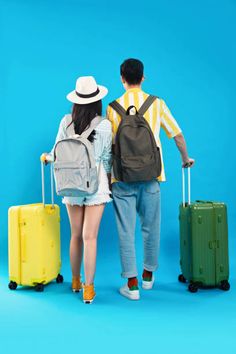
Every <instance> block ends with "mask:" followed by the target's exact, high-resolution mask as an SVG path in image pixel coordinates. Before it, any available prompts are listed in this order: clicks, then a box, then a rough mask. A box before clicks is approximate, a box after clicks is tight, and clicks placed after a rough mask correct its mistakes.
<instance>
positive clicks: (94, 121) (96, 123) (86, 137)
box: [80, 116, 103, 139]
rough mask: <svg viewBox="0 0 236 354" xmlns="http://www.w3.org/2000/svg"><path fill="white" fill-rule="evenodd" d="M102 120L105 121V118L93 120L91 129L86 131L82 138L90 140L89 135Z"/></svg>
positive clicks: (97, 117)
mask: <svg viewBox="0 0 236 354" xmlns="http://www.w3.org/2000/svg"><path fill="white" fill-rule="evenodd" d="M102 120H103V118H102V117H99V116H96V117H95V118H93V120H92V122H91V124H90V126H89V128H88V129H86V130H84V131H83V133H82V134H81V135H80V136H81V137H82V138H85V139H88V137H89V135H90V134H91V133H92V131H93V130H94V129H95V128H96V127H97V126H98V125H99V124H100V123H101V121H102Z"/></svg>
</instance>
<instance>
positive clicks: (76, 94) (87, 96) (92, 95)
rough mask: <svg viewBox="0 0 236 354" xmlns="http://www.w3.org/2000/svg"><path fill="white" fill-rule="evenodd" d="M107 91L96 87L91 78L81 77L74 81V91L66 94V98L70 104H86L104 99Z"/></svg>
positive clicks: (101, 87)
mask: <svg viewBox="0 0 236 354" xmlns="http://www.w3.org/2000/svg"><path fill="white" fill-rule="evenodd" d="M107 93H108V89H107V88H106V87H105V86H101V85H97V83H96V81H95V79H94V77H93V76H81V77H79V78H78V79H77V81H76V87H75V90H74V91H72V92H70V93H68V95H67V96H66V98H67V99H68V100H69V101H70V102H72V103H78V104H88V103H92V102H96V101H99V100H101V99H102V98H103V97H105V96H106V95H107Z"/></svg>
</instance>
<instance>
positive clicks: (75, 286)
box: [72, 276, 83, 293]
mask: <svg viewBox="0 0 236 354" xmlns="http://www.w3.org/2000/svg"><path fill="white" fill-rule="evenodd" d="M82 288H83V286H82V283H81V277H80V276H78V277H72V291H73V292H74V293H77V292H79V291H80V290H82Z"/></svg>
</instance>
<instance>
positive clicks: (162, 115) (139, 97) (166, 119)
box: [107, 88, 181, 182]
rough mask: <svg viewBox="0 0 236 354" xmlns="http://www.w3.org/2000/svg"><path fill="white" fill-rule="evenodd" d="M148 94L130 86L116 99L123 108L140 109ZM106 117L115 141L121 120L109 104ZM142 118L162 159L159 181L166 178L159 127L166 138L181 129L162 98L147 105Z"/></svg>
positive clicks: (173, 135) (176, 133)
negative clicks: (146, 123) (148, 127)
mask: <svg viewBox="0 0 236 354" xmlns="http://www.w3.org/2000/svg"><path fill="white" fill-rule="evenodd" d="M148 96H149V95H148V94H147V93H145V92H143V91H142V90H141V89H140V88H132V89H129V90H127V91H126V92H125V93H124V95H123V96H121V97H120V98H118V99H117V102H118V103H120V105H121V106H122V107H124V108H125V110H126V109H127V108H128V107H129V106H132V105H134V106H135V107H136V108H137V110H139V109H140V107H141V106H142V104H143V102H144V101H145V100H146V98H147V97H148ZM107 118H108V119H109V120H110V121H111V123H112V136H113V143H114V142H115V136H116V132H117V129H118V126H119V124H120V121H121V117H120V116H119V115H118V113H117V112H116V111H115V110H114V109H113V108H112V107H110V106H108V108H107ZM144 118H145V119H146V120H147V122H148V123H149V125H150V127H151V129H152V132H153V134H154V137H155V139H156V143H157V146H158V147H159V148H160V153H161V161H162V172H161V175H160V176H159V177H158V180H159V181H160V182H163V181H165V180H166V178H165V170H164V163H163V155H162V147H161V141H160V128H163V129H164V131H165V132H166V134H167V136H168V138H173V137H175V136H176V135H178V134H179V133H181V129H180V127H179V126H178V124H177V122H176V120H175V119H174V117H173V116H172V114H171V112H170V110H169V109H168V107H167V106H166V104H165V102H164V101H163V100H162V99H159V98H157V99H156V100H155V101H154V103H153V104H152V105H151V106H150V107H149V109H148V110H147V112H146V113H145V114H144ZM112 181H113V182H114V181H115V179H114V178H113V177H112Z"/></svg>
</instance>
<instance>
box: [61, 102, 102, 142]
mask: <svg viewBox="0 0 236 354" xmlns="http://www.w3.org/2000/svg"><path fill="white" fill-rule="evenodd" d="M101 115H102V101H101V100H99V101H96V102H92V103H88V104H77V103H74V105H73V108H72V122H71V123H70V124H69V125H68V127H69V126H70V125H71V124H72V123H73V124H74V129H75V134H79V135H81V134H82V133H83V132H84V131H85V130H86V129H87V128H89V126H90V124H91V121H92V120H93V118H94V117H96V116H101ZM68 127H67V128H68ZM94 137H95V131H94V130H93V131H92V133H91V134H90V135H89V137H88V139H89V141H91V142H93V141H94Z"/></svg>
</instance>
